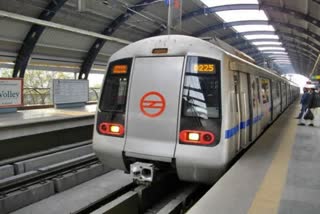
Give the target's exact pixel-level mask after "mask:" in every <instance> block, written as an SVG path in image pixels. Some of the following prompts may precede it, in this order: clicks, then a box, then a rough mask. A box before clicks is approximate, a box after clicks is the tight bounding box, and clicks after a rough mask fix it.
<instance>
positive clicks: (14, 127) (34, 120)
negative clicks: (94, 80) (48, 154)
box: [0, 105, 97, 140]
mask: <svg viewBox="0 0 320 214" xmlns="http://www.w3.org/2000/svg"><path fill="white" fill-rule="evenodd" d="M96 106H97V105H87V106H85V107H81V108H66V109H55V108H48V109H35V110H23V111H18V112H16V113H6V114H0V140H5V139H12V138H16V137H22V136H25V135H33V134H40V133H45V132H48V131H56V130H62V129H66V128H73V127H77V126H81V125H92V124H93V118H94V115H95V111H96ZM80 120H81V122H80ZM79 122H80V124H79Z"/></svg>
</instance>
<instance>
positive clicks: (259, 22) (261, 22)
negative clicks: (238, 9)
mask: <svg viewBox="0 0 320 214" xmlns="http://www.w3.org/2000/svg"><path fill="white" fill-rule="evenodd" d="M268 24H269V21H264V20H250V21H235V22H225V23H221V24H216V25H212V26H209V27H206V28H203V29H201V30H199V31H196V32H194V33H193V34H192V35H193V36H201V35H202V34H204V33H207V32H209V31H215V30H221V29H226V28H230V27H233V26H239V25H268Z"/></svg>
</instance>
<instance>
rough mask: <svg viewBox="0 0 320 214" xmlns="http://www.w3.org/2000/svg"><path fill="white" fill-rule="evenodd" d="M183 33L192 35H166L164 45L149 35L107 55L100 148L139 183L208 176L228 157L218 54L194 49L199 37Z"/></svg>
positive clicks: (99, 120) (100, 112) (105, 158)
mask: <svg viewBox="0 0 320 214" xmlns="http://www.w3.org/2000/svg"><path fill="white" fill-rule="evenodd" d="M182 38H186V40H187V42H186V41H185V42H183V41H181V42H178V43H179V45H180V46H179V45H177V42H175V43H174V44H171V45H170V44H169V42H168V41H166V43H165V44H166V45H163V44H164V43H161V44H162V47H161V48H158V47H157V44H159V41H157V40H155V39H153V41H156V42H152V40H151V39H149V40H148V39H146V40H143V41H145V42H144V43H140V44H139V42H138V44H133V45H129V46H128V47H127V48H124V49H123V50H122V51H120V52H119V53H117V54H116V57H113V58H111V61H110V62H109V66H108V70H107V74H106V77H105V81H104V87H103V90H102V93H101V97H100V102H99V106H98V112H97V116H96V124H95V125H96V126H95V133H94V140H93V145H94V150H95V151H96V153H97V155H98V157H99V159H100V160H102V162H103V163H104V164H106V165H107V166H110V167H111V168H116V169H122V170H125V171H127V172H130V173H131V174H132V176H133V179H134V180H136V181H138V182H152V181H153V180H154V178H155V177H156V176H157V175H158V174H161V173H164V172H169V171H174V172H176V173H177V174H178V177H179V178H180V179H181V180H187V181H196V182H205V183H210V182H212V179H214V177H215V176H216V175H217V174H219V172H218V171H219V170H220V168H221V166H222V165H223V164H224V163H223V157H222V152H223V147H222V146H221V145H220V134H221V121H222V120H221V118H222V117H221V115H222V113H221V112H222V109H221V92H220V91H221V89H220V88H221V87H220V85H221V84H220V72H221V64H220V60H219V59H217V58H218V57H212V56H211V57H209V56H198V55H192V54H191V55H190V54H188V50H187V49H189V47H190V46H188V42H189V43H194V42H195V41H196V42H199V40H198V39H196V40H195V41H194V39H193V38H192V39H190V38H188V37H182ZM150 40H151V41H150ZM162 40H164V39H162ZM189 40H190V41H189ZM176 41H177V40H176ZM200 41H201V40H200ZM153 43H156V44H153ZM141 45H143V47H141ZM174 45H176V46H179V47H177V48H173V47H174ZM201 46H203V49H204V47H205V43H204V42H203V41H201V42H200V50H201ZM142 48H143V49H144V50H143V53H141V49H142ZM135 49H136V50H137V51H136V50H135ZM138 50H139V51H138ZM210 52H211V55H212V54H213V55H214V54H215V52H214V51H213V50H212V49H211V51H210ZM218 53H219V52H217V54H216V55H217V56H219V57H221V54H220V55H219V54H218ZM204 55H205V54H204ZM207 55H209V54H207Z"/></svg>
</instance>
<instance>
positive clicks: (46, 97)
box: [23, 88, 101, 106]
mask: <svg viewBox="0 0 320 214" xmlns="http://www.w3.org/2000/svg"><path fill="white" fill-rule="evenodd" d="M100 90H101V89H100V88H89V102H96V101H98V99H99V94H100ZM23 99H24V105H25V106H27V105H52V104H53V103H52V99H51V96H50V88H24V92H23Z"/></svg>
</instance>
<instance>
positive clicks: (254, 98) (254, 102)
mask: <svg viewBox="0 0 320 214" xmlns="http://www.w3.org/2000/svg"><path fill="white" fill-rule="evenodd" d="M251 88H252V92H253V94H252V105H253V108H255V107H256V97H257V93H256V92H257V89H256V83H255V81H252V83H251Z"/></svg>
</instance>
